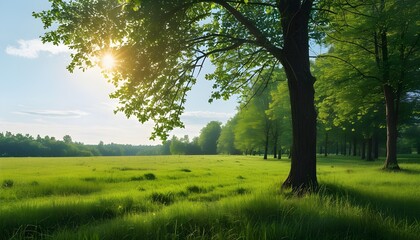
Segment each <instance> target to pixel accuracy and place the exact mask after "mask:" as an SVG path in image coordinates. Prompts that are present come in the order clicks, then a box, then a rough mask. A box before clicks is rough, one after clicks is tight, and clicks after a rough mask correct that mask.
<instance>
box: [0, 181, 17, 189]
mask: <svg viewBox="0 0 420 240" xmlns="http://www.w3.org/2000/svg"><path fill="white" fill-rule="evenodd" d="M13 184H14V181H13V180H12V179H5V180H4V181H3V183H2V184H1V186H2V187H3V188H11V187H13Z"/></svg>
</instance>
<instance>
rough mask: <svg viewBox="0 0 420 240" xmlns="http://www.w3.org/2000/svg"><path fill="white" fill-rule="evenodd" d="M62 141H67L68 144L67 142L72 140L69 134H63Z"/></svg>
mask: <svg viewBox="0 0 420 240" xmlns="http://www.w3.org/2000/svg"><path fill="white" fill-rule="evenodd" d="M63 141H64V142H65V143H67V144H69V143H73V140H72V139H71V137H70V136H69V135H65V136H64V137H63Z"/></svg>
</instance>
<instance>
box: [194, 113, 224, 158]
mask: <svg viewBox="0 0 420 240" xmlns="http://www.w3.org/2000/svg"><path fill="white" fill-rule="evenodd" d="M221 125H222V123H221V122H217V121H211V122H209V123H207V125H206V126H205V127H203V128H202V129H201V131H200V136H199V137H198V145H199V146H200V148H201V151H202V153H203V154H217V140H218V139H219V137H220V132H221V130H222V129H221Z"/></svg>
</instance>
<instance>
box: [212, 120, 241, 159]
mask: <svg viewBox="0 0 420 240" xmlns="http://www.w3.org/2000/svg"><path fill="white" fill-rule="evenodd" d="M237 116H238V115H235V116H234V117H233V118H231V119H229V120H228V121H227V122H226V123H225V124H224V125H223V126H222V129H221V131H220V136H219V139H218V140H217V152H218V153H222V154H238V153H240V151H238V150H237V149H236V148H235V131H234V127H235V125H236V124H237V119H238V118H237Z"/></svg>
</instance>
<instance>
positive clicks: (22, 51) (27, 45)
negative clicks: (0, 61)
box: [6, 39, 71, 59]
mask: <svg viewBox="0 0 420 240" xmlns="http://www.w3.org/2000/svg"><path fill="white" fill-rule="evenodd" d="M18 44H19V46H18V47H16V46H8V47H7V48H6V53H7V54H9V55H13V56H18V57H23V58H31V59H34V58H38V57H39V55H40V53H41V52H46V53H50V54H52V55H57V54H60V53H70V52H71V50H70V49H69V48H68V47H67V46H65V45H58V46H56V45H53V44H52V43H42V41H41V40H40V39H32V40H22V39H21V40H19V41H18Z"/></svg>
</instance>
